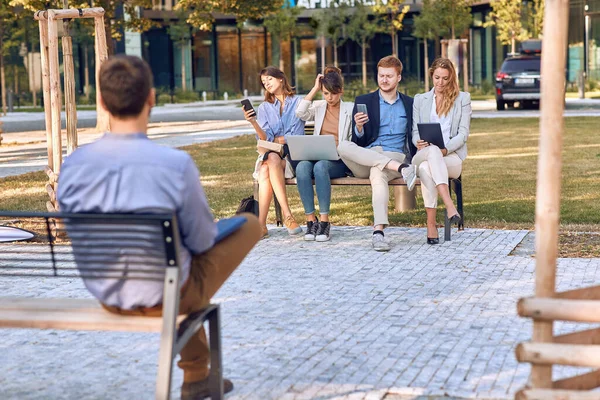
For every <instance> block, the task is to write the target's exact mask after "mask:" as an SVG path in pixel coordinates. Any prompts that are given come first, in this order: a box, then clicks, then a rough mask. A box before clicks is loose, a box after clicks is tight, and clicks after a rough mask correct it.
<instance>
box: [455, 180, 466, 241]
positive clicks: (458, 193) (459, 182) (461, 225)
mask: <svg viewBox="0 0 600 400" xmlns="http://www.w3.org/2000/svg"><path fill="white" fill-rule="evenodd" d="M452 181H453V182H454V192H455V193H456V208H457V209H458V213H459V214H460V222H459V223H458V230H459V231H464V230H465V214H464V211H463V195H462V180H461V178H460V177H458V178H457V179H453V180H452Z"/></svg>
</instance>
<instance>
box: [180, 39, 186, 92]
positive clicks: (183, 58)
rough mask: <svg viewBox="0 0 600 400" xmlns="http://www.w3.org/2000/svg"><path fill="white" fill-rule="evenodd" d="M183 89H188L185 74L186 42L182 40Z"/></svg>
mask: <svg viewBox="0 0 600 400" xmlns="http://www.w3.org/2000/svg"><path fill="white" fill-rule="evenodd" d="M181 90H183V91H184V92H185V91H186V90H187V78H186V76H185V43H184V42H181Z"/></svg>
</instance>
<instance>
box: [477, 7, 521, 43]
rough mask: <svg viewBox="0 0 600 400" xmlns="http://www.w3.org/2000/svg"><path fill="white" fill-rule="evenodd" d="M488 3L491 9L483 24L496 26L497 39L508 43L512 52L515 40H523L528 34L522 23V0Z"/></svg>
mask: <svg viewBox="0 0 600 400" xmlns="http://www.w3.org/2000/svg"><path fill="white" fill-rule="evenodd" d="M490 5H491V6H492V11H491V12H490V13H489V15H488V20H487V21H486V23H485V24H484V25H483V26H485V27H488V26H496V29H497V30H498V36H497V37H498V39H499V40H500V42H501V43H503V44H510V46H511V47H510V48H511V52H512V53H514V52H515V42H516V41H517V40H518V41H522V40H525V39H527V38H528V36H529V35H528V34H527V31H526V30H525V28H524V27H523V23H522V20H523V3H522V0H492V1H491V2H490Z"/></svg>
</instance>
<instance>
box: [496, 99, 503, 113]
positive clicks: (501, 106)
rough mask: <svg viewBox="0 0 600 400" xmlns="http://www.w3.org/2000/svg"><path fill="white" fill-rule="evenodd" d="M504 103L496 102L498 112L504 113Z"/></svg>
mask: <svg viewBox="0 0 600 400" xmlns="http://www.w3.org/2000/svg"><path fill="white" fill-rule="evenodd" d="M504 104H505V103H504V102H503V101H502V100H496V110H498V111H503V110H504Z"/></svg>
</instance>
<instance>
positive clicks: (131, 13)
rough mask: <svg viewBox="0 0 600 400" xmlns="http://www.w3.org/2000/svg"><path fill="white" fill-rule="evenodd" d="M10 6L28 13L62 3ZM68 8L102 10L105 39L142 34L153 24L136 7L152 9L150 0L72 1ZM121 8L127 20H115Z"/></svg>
mask: <svg viewBox="0 0 600 400" xmlns="http://www.w3.org/2000/svg"><path fill="white" fill-rule="evenodd" d="M10 4H11V5H12V6H22V7H23V8H24V9H25V10H28V11H32V12H33V11H38V10H45V9H49V8H54V9H60V8H63V6H62V1H60V0H53V1H43V0H11V1H10ZM69 5H70V7H74V8H87V7H90V6H91V7H102V8H104V29H105V31H106V37H107V39H108V38H113V39H117V40H118V39H120V38H121V35H122V34H121V32H123V31H124V30H131V31H136V32H144V31H147V30H148V29H150V28H151V27H152V26H153V25H154V23H153V22H152V21H150V20H149V19H147V18H142V17H140V16H139V15H138V12H137V7H141V8H152V0H129V1H126V2H124V1H117V0H96V1H93V2H92V4H91V5H90V2H89V1H84V0H75V1H72V2H71V3H70V4H69ZM120 6H122V7H123V12H124V13H126V14H128V18H127V19H125V18H115V13H116V11H117V8H118V7H120ZM107 47H108V54H109V55H111V54H114V52H115V47H114V43H113V41H112V40H107Z"/></svg>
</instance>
